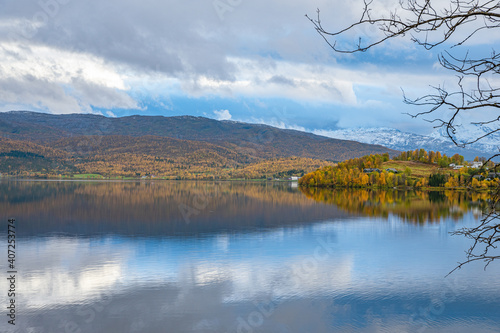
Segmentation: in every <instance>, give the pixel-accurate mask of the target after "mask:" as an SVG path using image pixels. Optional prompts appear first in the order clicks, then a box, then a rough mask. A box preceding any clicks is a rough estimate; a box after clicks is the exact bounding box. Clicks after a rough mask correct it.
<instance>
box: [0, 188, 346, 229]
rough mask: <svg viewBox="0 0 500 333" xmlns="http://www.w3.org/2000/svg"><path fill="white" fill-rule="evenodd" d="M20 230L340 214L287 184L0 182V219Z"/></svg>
mask: <svg viewBox="0 0 500 333" xmlns="http://www.w3.org/2000/svg"><path fill="white" fill-rule="evenodd" d="M7 213H8V214H10V216H15V217H16V218H17V219H18V220H20V221H23V225H24V227H23V229H22V231H21V235H23V236H25V235H31V236H34V235H41V234H44V235H46V234H69V235H95V234H102V233H112V234H117V233H119V234H125V235H134V236H137V235H155V236H161V235H178V234H185V235H193V234H201V233H210V232H220V231H224V230H226V231H231V232H234V231H238V230H240V231H241V230H254V229H255V228H262V229H265V228H275V227H282V226H285V225H300V224H302V223H309V222H310V221H317V220H324V219H328V218H336V217H346V216H347V215H348V214H346V213H343V212H341V211H339V210H338V209H337V208H336V207H334V206H318V205H317V204H315V203H314V202H312V201H311V200H308V199H307V198H305V197H304V196H303V195H302V194H301V193H300V192H299V191H298V190H297V189H292V188H291V187H290V186H289V184H279V183H254V184H248V183H238V182H176V181H158V182H138V181H133V182H57V181H46V182H38V181H5V180H4V181H0V217H1V218H4V219H5V218H7V217H8V215H7Z"/></svg>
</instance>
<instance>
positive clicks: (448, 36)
mask: <svg viewBox="0 0 500 333" xmlns="http://www.w3.org/2000/svg"><path fill="white" fill-rule="evenodd" d="M374 1H376V0H363V9H362V11H361V17H360V19H359V21H357V22H354V23H352V24H350V25H349V26H347V27H345V28H343V29H340V30H337V31H327V30H326V29H325V28H324V27H323V24H322V21H321V15H320V10H319V9H318V10H317V12H316V18H315V19H313V18H311V17H309V16H308V15H306V17H307V19H308V20H309V21H310V22H311V23H312V24H313V26H314V28H315V29H316V31H317V32H318V33H319V34H320V35H321V37H322V38H323V39H324V40H325V41H326V43H327V44H328V45H329V46H330V47H331V48H332V49H333V50H334V51H335V52H338V53H356V52H366V51H368V50H369V49H371V48H373V47H375V46H377V45H380V44H383V43H384V42H386V41H388V40H390V39H394V38H398V37H401V38H404V37H406V36H409V38H410V40H411V41H412V42H414V43H416V44H417V45H419V46H422V47H423V48H425V49H426V50H430V49H433V48H435V47H436V46H439V45H441V46H442V47H446V48H447V50H446V51H444V52H443V53H441V54H440V55H439V56H438V61H439V64H440V65H441V67H442V68H443V69H445V70H448V71H450V72H451V73H454V74H455V76H456V77H457V81H456V87H455V89H454V90H449V89H448V88H445V87H444V86H431V88H432V89H433V90H434V92H433V93H431V94H428V95H425V96H421V97H417V98H413V99H412V98H409V97H407V96H406V94H405V93H404V91H403V101H404V103H406V104H410V105H414V106H419V107H423V108H426V110H425V111H420V112H418V113H416V114H409V115H410V116H411V117H414V118H416V117H421V116H426V115H430V114H436V113H443V114H447V116H446V117H444V118H445V119H442V118H443V117H439V116H438V117H437V118H435V119H432V120H427V121H429V122H431V123H437V125H436V126H435V127H444V128H445V129H446V133H447V136H448V137H449V138H450V139H451V141H452V142H453V143H454V144H455V145H457V146H460V147H465V146H467V145H471V144H474V143H476V142H479V141H481V140H483V139H484V138H486V137H488V136H491V135H493V134H494V133H497V132H500V54H498V53H496V51H495V50H494V49H493V50H492V52H491V54H489V55H484V56H481V57H479V58H471V57H470V55H469V52H466V53H465V55H463V53H462V55H456V54H459V53H458V52H459V50H458V49H460V48H459V47H464V46H465V45H466V44H467V43H468V42H471V41H473V39H474V38H475V37H476V36H477V35H478V33H479V32H481V31H484V30H490V29H498V28H500V1H498V0H450V1H449V6H447V7H443V8H437V7H436V6H435V3H436V2H434V3H433V2H432V0H400V2H399V7H398V8H395V9H394V10H393V11H391V12H389V13H388V14H387V15H386V16H377V17H375V16H373V10H372V4H373V2H374ZM398 10H399V11H400V12H401V13H402V14H400V13H399V12H398ZM364 26H376V27H377V28H378V29H379V31H380V32H381V33H380V34H379V35H378V36H377V37H375V38H371V39H370V38H367V40H366V41H365V40H364V39H363V38H364V37H365V36H358V37H354V38H353V37H351V33H352V32H354V31H355V30H356V29H357V28H360V27H364ZM495 31H500V29H499V30H495ZM497 33H498V32H497ZM452 37H453V39H454V40H455V42H453V43H452V42H451V40H452ZM348 40H351V41H352V42H351V43H350V44H347V45H350V46H345V45H346V44H345V42H346V41H348ZM493 46H495V45H492V47H493ZM451 51H454V52H455V54H453V53H452V52H451ZM486 113H488V115H492V114H493V116H490V119H488V116H487V114H486ZM465 114H468V115H469V116H470V115H478V116H479V115H481V120H477V121H473V122H470V124H472V125H477V126H482V128H483V129H485V130H486V131H485V133H484V134H480V135H478V136H477V137H476V138H474V139H472V140H469V141H467V142H459V141H458V140H457V136H456V135H457V134H458V133H459V130H460V126H461V125H462V124H459V123H457V121H458V119H459V117H460V116H461V115H465ZM478 118H479V117H478ZM484 119H486V120H484ZM486 125H488V126H490V127H485V126H486ZM491 126H492V127H491ZM499 145H500V142H499ZM499 148H500V147H499ZM498 157H500V154H495V155H494V156H492V157H490V159H488V162H489V161H491V160H492V159H494V158H498ZM494 172H495V175H496V172H497V169H496V167H495V169H494ZM499 204H500V188H498V189H497V190H496V191H495V192H494V193H492V199H491V202H490V205H489V210H488V211H487V212H485V217H484V218H483V219H482V220H481V222H480V224H479V225H478V226H477V227H475V228H464V229H461V230H459V231H457V232H455V233H454V234H455V235H462V236H465V237H468V238H470V239H472V240H473V245H472V246H471V247H470V249H469V250H468V251H467V252H466V259H467V260H466V261H464V262H461V263H459V264H458V266H457V267H456V268H455V269H454V270H453V271H455V270H456V269H459V268H461V267H462V266H463V265H465V264H466V263H469V262H473V261H484V262H485V263H486V264H485V268H486V267H487V266H488V265H489V264H490V263H491V262H493V261H494V260H497V259H500V254H499V253H498V252H495V251H497V250H498V248H497V246H498V244H499V243H500V223H499V220H500V216H499V213H498V211H499ZM453 271H452V272H453ZM450 273H451V272H450Z"/></svg>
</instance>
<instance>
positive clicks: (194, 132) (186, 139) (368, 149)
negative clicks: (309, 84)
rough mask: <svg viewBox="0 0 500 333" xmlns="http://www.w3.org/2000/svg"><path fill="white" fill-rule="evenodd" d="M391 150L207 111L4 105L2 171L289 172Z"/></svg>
mask: <svg viewBox="0 0 500 333" xmlns="http://www.w3.org/2000/svg"><path fill="white" fill-rule="evenodd" d="M12 152H14V153H12ZM386 152H388V153H389V154H391V155H392V154H395V153H397V152H396V151H395V150H392V149H389V148H386V147H383V146H380V145H370V144H365V143H359V142H355V141H348V140H339V139H331V138H327V137H323V136H318V135H314V134H311V133H305V132H300V131H296V130H285V129H278V128H275V127H271V126H268V125H259V124H248V123H241V122H234V121H217V120H214V119H209V118H204V117H192V116H180V117H163V116H138V115H135V116H127V117H120V118H108V117H104V116H100V115H91V114H68V115H52V114H44V113H36V112H29V111H11V112H4V113H0V153H4V154H3V155H0V172H8V171H12V170H13V169H18V168H21V169H23V170H24V171H26V172H30V171H40V170H42V171H43V170H45V171H47V172H48V170H50V171H51V172H54V171H55V172H58V173H68V172H70V173H73V172H82V173H83V172H85V173H99V174H105V175H111V174H116V173H117V174H120V175H136V176H139V175H145V174H146V175H148V174H153V173H162V174H168V175H184V176H182V177H185V178H186V177H187V178H189V177H191V176H193V175H197V177H198V176H200V177H204V176H208V175H213V174H224V175H226V176H227V175H228V174H232V175H234V174H238V175H241V174H243V175H247V174H248V175H255V174H256V173H258V172H257V171H255V170H254V169H252V168H250V166H252V165H254V164H256V163H257V164H258V163H260V166H259V170H260V171H259V172H261V173H263V172H264V173H266V174H267V173H268V171H269V170H271V169H273V168H274V169H273V170H275V169H279V168H287V167H288V169H289V170H288V171H289V172H293V171H295V172H296V174H300V173H303V172H305V171H308V170H309V169H310V168H313V167H319V165H320V164H317V162H314V161H313V159H314V160H322V161H342V160H345V159H349V158H354V157H361V156H364V155H368V154H383V153H386ZM34 156H43V158H41V157H39V158H38V159H37V158H34ZM291 158H301V159H306V160H300V161H299V160H293V161H292V160H290V161H288V162H287V161H280V162H279V165H280V166H279V167H278V164H276V163H275V164H273V165H268V164H266V163H267V162H266V163H265V161H267V160H269V159H291ZM307 159H309V160H307ZM306 165H307V167H306ZM321 165H322V164H321ZM300 166H303V167H300ZM242 168H250V169H249V170H247V171H242V170H243V169H242ZM308 168H309V169H308ZM306 169H308V170H306ZM228 170H229V171H228ZM235 170H236V171H238V172H236V171H235ZM254 171H255V172H254ZM275 171H276V170H275ZM269 172H270V171H269ZM273 174H274V173H273ZM245 177H246V176H245ZM249 177H250V176H249Z"/></svg>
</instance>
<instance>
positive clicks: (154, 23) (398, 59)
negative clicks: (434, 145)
mask: <svg viewBox="0 0 500 333" xmlns="http://www.w3.org/2000/svg"><path fill="white" fill-rule="evenodd" d="M391 3H394V1H392V0H375V4H376V9H380V10H385V9H386V8H391ZM396 3H397V2H396ZM0 8H1V10H0V60H1V61H0V111H9V110H33V111H42V112H49V113H57V114H62V113H98V114H103V115H108V116H123V115H131V114H141V115H165V116H174V115H195V116H205V117H209V118H214V119H231V120H237V121H247V122H254V123H266V124H271V125H275V126H278V127H282V128H295V129H304V130H308V131H313V130H331V129H336V128H352V127H374V126H385V127H394V128H398V129H401V130H404V131H410V132H418V133H427V132H429V131H431V130H432V125H430V124H428V123H426V122H424V121H423V120H418V119H417V120H416V119H412V118H411V117H409V116H408V115H405V114H404V113H406V112H410V113H415V112H417V111H422V110H421V109H420V110H419V109H416V108H415V107H410V106H407V105H405V104H404V103H403V102H402V99H403V96H402V90H401V89H404V91H405V92H406V93H407V94H408V95H409V96H410V97H418V96H419V95H422V94H423V93H425V92H430V88H429V85H440V84H451V83H454V82H455V81H454V80H455V79H454V78H453V77H452V76H451V75H450V74H449V73H446V72H444V71H442V70H441V69H440V68H439V66H436V63H437V51H424V50H422V49H420V48H418V47H417V46H415V45H413V44H412V43H411V42H410V41H409V40H406V39H399V40H397V41H393V42H391V43H387V44H385V45H383V46H380V47H378V48H376V49H374V50H371V51H369V52H366V53H363V54H355V55H342V54H336V53H334V52H333V51H332V50H331V49H329V47H328V46H327V45H326V44H325V42H324V41H323V40H322V39H321V37H320V36H319V35H318V34H317V33H316V31H315V30H314V27H313V26H312V24H311V23H310V22H309V21H308V20H307V19H306V18H305V16H304V15H305V14H309V15H314V14H315V11H316V8H320V9H321V11H322V17H323V21H324V24H325V26H326V27H331V28H332V29H335V28H342V27H345V26H346V25H347V24H349V23H352V22H353V21H354V20H356V19H357V18H359V15H360V11H361V9H362V1H358V0H355V1H341V0H330V1H327V0H313V1H311V0H308V1H306V0H273V1H263V0H252V1H250V0H183V1H173V0H164V1H160V0H142V1H133V0H105V1H103V0H99V1H97V0H41V1H38V0H0ZM356 32H357V33H361V34H362V35H367V36H370V35H371V36H373V35H374V34H376V33H377V31H376V30H372V29H367V30H365V31H363V30H358V31H356ZM488 42H489V43H491V40H489V41H488ZM477 44H478V45H476V46H475V47H478V48H481V47H488V46H487V45H481V43H480V42H478V43H477ZM489 47H490V48H491V46H489Z"/></svg>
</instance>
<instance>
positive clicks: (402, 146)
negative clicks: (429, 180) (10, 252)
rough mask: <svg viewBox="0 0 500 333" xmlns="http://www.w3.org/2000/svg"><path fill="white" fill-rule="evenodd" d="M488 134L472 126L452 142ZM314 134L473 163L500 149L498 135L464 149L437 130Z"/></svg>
mask: <svg viewBox="0 0 500 333" xmlns="http://www.w3.org/2000/svg"><path fill="white" fill-rule="evenodd" d="M492 131H493V129H492V128H489V127H485V126H474V125H473V126H470V127H468V128H465V127H464V128H460V129H459V130H458V131H457V134H459V136H455V139H456V141H457V142H459V143H461V142H462V143H463V142H470V141H473V140H475V139H476V138H478V137H481V136H483V135H485V134H486V133H488V132H492ZM315 133H316V134H319V135H323V136H327V137H331V138H336V139H343V140H356V141H358V142H364V143H369V144H377V145H383V146H385V147H388V148H391V149H394V150H400V151H408V150H415V149H420V148H423V149H425V150H427V151H430V150H432V151H440V152H441V153H445V154H446V155H448V156H452V155H454V154H457V153H458V154H460V155H462V156H464V157H465V159H467V160H473V159H474V158H475V157H476V156H479V157H489V156H491V155H493V154H495V153H498V152H499V148H500V132H496V133H493V134H492V135H489V136H487V137H484V138H483V139H481V140H479V141H478V142H476V143H473V144H470V145H467V146H466V147H465V148H461V147H457V146H456V145H455V144H454V143H453V142H452V141H451V139H450V138H449V137H448V136H447V134H446V129H445V128H438V129H436V130H435V131H434V132H432V133H431V134H430V135H420V134H414V133H408V132H402V131H400V130H397V129H394V128H387V127H376V128H355V129H340V130H333V131H315Z"/></svg>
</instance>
